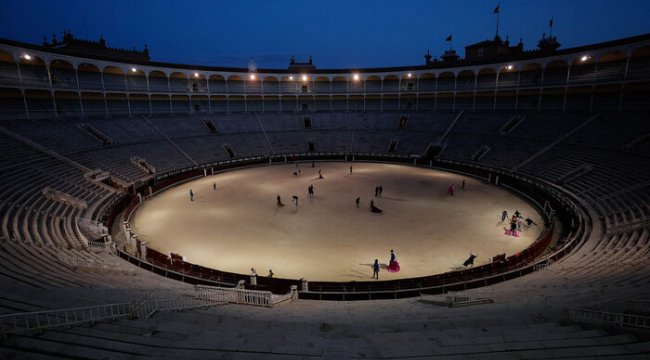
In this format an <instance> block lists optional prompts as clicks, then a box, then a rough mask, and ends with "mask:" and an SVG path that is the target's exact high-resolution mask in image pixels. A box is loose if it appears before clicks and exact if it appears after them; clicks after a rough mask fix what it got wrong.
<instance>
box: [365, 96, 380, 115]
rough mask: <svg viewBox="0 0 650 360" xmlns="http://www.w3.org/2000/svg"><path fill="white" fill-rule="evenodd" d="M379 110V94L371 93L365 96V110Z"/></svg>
mask: <svg viewBox="0 0 650 360" xmlns="http://www.w3.org/2000/svg"><path fill="white" fill-rule="evenodd" d="M380 110H381V95H378V94H373V95H368V96H366V111H380Z"/></svg>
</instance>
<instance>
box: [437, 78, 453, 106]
mask: <svg viewBox="0 0 650 360" xmlns="http://www.w3.org/2000/svg"><path fill="white" fill-rule="evenodd" d="M438 81H440V78H438ZM438 86H439V85H438ZM453 109H454V93H452V92H443V93H438V95H437V96H436V110H448V111H451V110H453Z"/></svg>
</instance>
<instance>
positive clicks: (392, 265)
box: [387, 250, 399, 272]
mask: <svg viewBox="0 0 650 360" xmlns="http://www.w3.org/2000/svg"><path fill="white" fill-rule="evenodd" d="M387 270H388V272H399V263H398V262H397V255H395V252H394V251H393V250H391V251H390V261H389V262H388V269H387Z"/></svg>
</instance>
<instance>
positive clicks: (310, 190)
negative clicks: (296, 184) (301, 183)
mask: <svg viewBox="0 0 650 360" xmlns="http://www.w3.org/2000/svg"><path fill="white" fill-rule="evenodd" d="M307 192H308V193H309V197H313V196H314V185H309V187H308V188H307Z"/></svg>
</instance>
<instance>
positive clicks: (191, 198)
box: [190, 189, 194, 201]
mask: <svg viewBox="0 0 650 360" xmlns="http://www.w3.org/2000/svg"><path fill="white" fill-rule="evenodd" d="M190 201H194V193H193V192H192V189H190Z"/></svg>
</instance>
